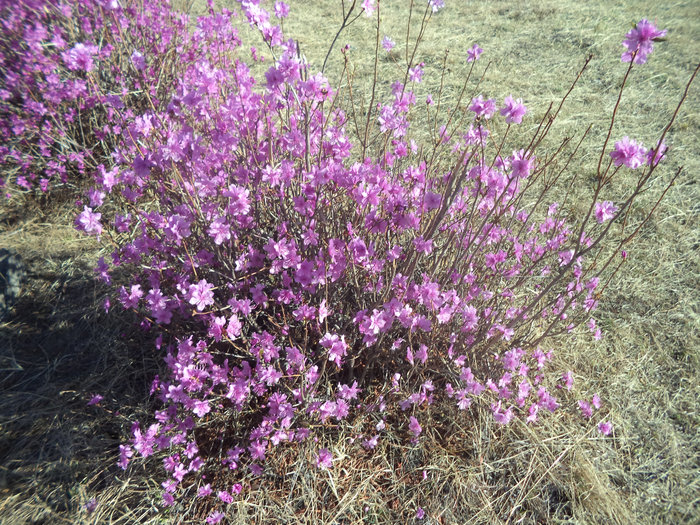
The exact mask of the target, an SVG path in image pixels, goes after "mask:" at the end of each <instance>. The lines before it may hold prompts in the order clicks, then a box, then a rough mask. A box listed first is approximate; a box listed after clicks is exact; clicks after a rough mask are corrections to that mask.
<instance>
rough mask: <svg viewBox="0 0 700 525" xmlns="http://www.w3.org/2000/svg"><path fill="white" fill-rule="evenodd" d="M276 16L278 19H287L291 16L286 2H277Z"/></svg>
mask: <svg viewBox="0 0 700 525" xmlns="http://www.w3.org/2000/svg"><path fill="white" fill-rule="evenodd" d="M275 16H276V17H277V18H287V17H288V16H289V6H288V5H287V4H285V3H284V2H276V3H275Z"/></svg>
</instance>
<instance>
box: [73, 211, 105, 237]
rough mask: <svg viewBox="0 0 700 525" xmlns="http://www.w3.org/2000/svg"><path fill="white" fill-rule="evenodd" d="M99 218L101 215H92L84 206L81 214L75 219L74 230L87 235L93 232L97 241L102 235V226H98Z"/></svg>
mask: <svg viewBox="0 0 700 525" xmlns="http://www.w3.org/2000/svg"><path fill="white" fill-rule="evenodd" d="M101 217H102V214H101V213H94V212H93V211H92V210H91V209H90V208H88V207H87V206H85V209H84V210H83V211H82V213H81V214H80V215H78V216H77V217H76V218H75V229H76V230H79V231H84V232H85V233H88V234H89V233H92V232H95V235H97V238H98V239H99V238H100V234H101V233H102V224H100V218H101Z"/></svg>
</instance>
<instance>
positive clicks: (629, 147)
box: [610, 137, 647, 170]
mask: <svg viewBox="0 0 700 525" xmlns="http://www.w3.org/2000/svg"><path fill="white" fill-rule="evenodd" d="M646 153H647V150H646V148H645V147H643V146H642V143H641V142H640V143H639V144H637V142H636V141H634V140H630V139H629V137H622V140H620V141H618V142H616V143H615V151H612V152H611V153H610V156H611V157H612V159H613V160H614V161H615V166H621V165H623V164H624V165H625V166H627V167H628V168H631V169H633V170H635V169H637V168H638V167H639V166H641V165H642V164H644V161H645V155H646Z"/></svg>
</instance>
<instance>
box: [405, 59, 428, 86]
mask: <svg viewBox="0 0 700 525" xmlns="http://www.w3.org/2000/svg"><path fill="white" fill-rule="evenodd" d="M424 65H425V64H424V63H423V62H421V63H420V64H418V65H417V66H416V67H414V68H411V69H409V70H408V79H409V80H410V81H411V82H415V83H416V84H420V81H421V79H422V78H423V66H424Z"/></svg>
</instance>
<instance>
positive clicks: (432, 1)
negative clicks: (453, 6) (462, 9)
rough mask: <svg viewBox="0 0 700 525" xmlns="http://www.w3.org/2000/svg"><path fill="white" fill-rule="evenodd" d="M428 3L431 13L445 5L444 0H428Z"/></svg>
mask: <svg viewBox="0 0 700 525" xmlns="http://www.w3.org/2000/svg"><path fill="white" fill-rule="evenodd" d="M428 5H429V6H430V7H431V8H432V10H433V13H437V12H438V11H439V10H440V9H442V8H443V7H445V0H428Z"/></svg>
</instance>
